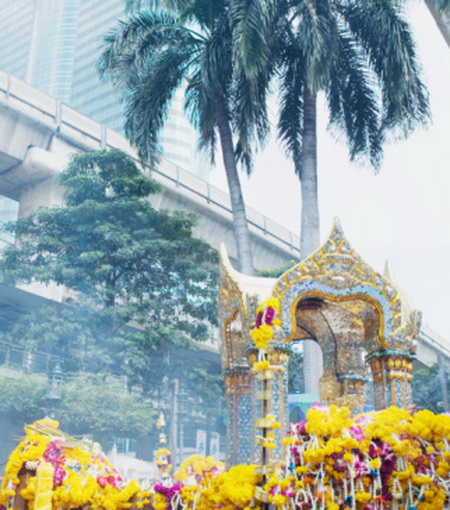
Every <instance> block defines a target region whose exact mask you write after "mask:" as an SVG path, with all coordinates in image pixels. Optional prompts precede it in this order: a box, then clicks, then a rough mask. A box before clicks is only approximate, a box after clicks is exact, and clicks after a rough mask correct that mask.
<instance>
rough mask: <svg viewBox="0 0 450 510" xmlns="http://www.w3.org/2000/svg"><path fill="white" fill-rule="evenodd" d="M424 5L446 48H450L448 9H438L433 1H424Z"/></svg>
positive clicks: (449, 12)
mask: <svg viewBox="0 0 450 510" xmlns="http://www.w3.org/2000/svg"><path fill="white" fill-rule="evenodd" d="M425 3H426V5H427V7H428V10H429V11H430V12H431V15H432V16H433V18H434V21H435V22H436V25H437V26H438V28H439V30H440V31H441V34H442V36H443V37H444V39H445V42H446V43H447V46H449V47H450V9H449V8H447V9H443V10H440V9H438V7H437V6H436V4H435V2H434V1H433V0H425Z"/></svg>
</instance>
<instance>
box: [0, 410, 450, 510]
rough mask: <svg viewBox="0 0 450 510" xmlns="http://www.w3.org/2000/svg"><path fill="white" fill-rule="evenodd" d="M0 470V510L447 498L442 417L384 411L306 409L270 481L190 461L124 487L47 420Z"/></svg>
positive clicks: (302, 505) (411, 502)
mask: <svg viewBox="0 0 450 510" xmlns="http://www.w3.org/2000/svg"><path fill="white" fill-rule="evenodd" d="M25 431H26V436H25V437H24V439H23V440H22V441H21V442H20V444H19V445H18V447H17V448H16V449H15V450H14V451H13V452H12V453H11V456H10V458H9V460H8V463H7V465H6V468H5V477H4V480H3V484H2V490H1V493H0V505H2V506H3V507H6V508H7V507H13V506H15V499H16V498H17V497H19V496H20V497H21V498H23V499H24V500H26V502H27V503H28V507H29V508H33V509H34V510H57V509H71V508H81V507H90V508H92V509H94V510H102V509H105V510H120V509H125V508H148V509H155V510H178V509H180V510H181V509H197V510H206V509H214V508H218V509H225V510H231V509H245V510H248V509H250V508H253V509H258V508H263V507H267V505H268V504H272V505H273V506H274V507H275V508H277V509H278V508H279V509H329V510H338V509H351V510H353V509H355V510H356V509H357V510H362V509H365V510H372V509H373V510H375V509H385V508H386V509H390V508H393V509H405V510H414V509H417V510H432V509H440V508H445V507H446V505H448V504H449V501H450V498H449V495H450V478H449V471H450V444H449V440H450V416H444V415H439V416H438V415H434V414H433V413H431V412H429V411H419V412H418V413H416V414H414V415H411V414H409V413H408V412H407V411H405V410H401V409H398V408H394V407H391V408H389V409H386V410H383V411H379V412H372V413H366V414H361V415H357V416H355V417H351V416H350V412H349V411H348V409H346V408H337V407H330V408H328V407H324V406H316V407H315V408H313V409H311V410H310V411H309V412H308V415H307V420H306V421H305V422H301V423H297V424H295V425H292V426H291V430H290V433H289V436H288V438H287V439H286V440H285V448H286V455H285V460H284V462H283V463H281V464H279V465H277V466H274V471H273V473H272V474H271V475H264V476H263V475H262V474H261V472H262V469H261V467H259V466H256V465H242V466H234V467H231V468H230V469H228V470H225V469H224V466H223V464H221V463H220V462H215V461H214V459H212V458H211V457H208V458H204V457H201V456H193V457H191V458H190V459H188V460H187V461H185V462H184V463H183V464H182V465H181V466H180V469H179V470H178V472H176V473H175V474H174V476H173V477H172V478H170V477H169V478H165V479H164V480H162V481H159V482H156V483H152V484H140V483H138V481H136V480H131V481H130V480H124V479H123V478H122V477H121V476H120V475H119V473H118V471H117V470H116V469H115V468H114V466H112V465H111V464H110V462H109V461H108V459H107V458H106V457H105V455H104V454H103V453H102V451H101V449H99V447H98V446H97V445H95V444H94V443H90V442H89V441H75V440H73V439H71V438H70V437H68V436H66V435H65V434H63V433H62V432H61V431H60V430H59V429H58V428H57V423H56V422H52V421H49V420H42V421H39V422H36V423H35V424H33V425H31V426H27V427H25Z"/></svg>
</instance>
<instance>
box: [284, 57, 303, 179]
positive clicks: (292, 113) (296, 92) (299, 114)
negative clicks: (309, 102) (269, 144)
mask: <svg viewBox="0 0 450 510" xmlns="http://www.w3.org/2000/svg"><path fill="white" fill-rule="evenodd" d="M292 51H294V50H292ZM302 64H303V63H302V60H301V58H295V59H292V60H289V61H287V64H286V66H285V68H284V69H283V71H282V73H281V76H280V85H279V90H280V92H279V93H280V106H279V109H280V114H279V120H278V137H279V138H280V140H281V142H282V144H283V145H284V147H285V150H286V153H287V154H288V155H289V156H290V157H291V158H292V159H293V161H294V162H295V163H296V171H297V172H298V173H300V172H301V168H300V167H299V164H300V159H301V157H300V156H301V153H302V132H303V92H304V88H305V86H306V83H305V80H304V74H305V73H304V68H303V65H302Z"/></svg>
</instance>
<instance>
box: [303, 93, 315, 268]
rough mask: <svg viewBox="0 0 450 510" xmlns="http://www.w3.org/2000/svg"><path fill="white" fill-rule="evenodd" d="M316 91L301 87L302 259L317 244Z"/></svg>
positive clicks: (313, 249) (309, 253)
mask: <svg viewBox="0 0 450 510" xmlns="http://www.w3.org/2000/svg"><path fill="white" fill-rule="evenodd" d="M316 102H317V98H316V94H315V93H313V92H311V91H310V90H309V89H308V87H305V91H304V93H303V150H302V156H301V161H300V172H299V175H300V185H301V193H302V212H301V215H302V216H301V231H300V252H301V256H302V259H305V258H306V257H308V256H309V255H311V253H312V252H313V251H315V250H317V248H318V247H319V243H320V232H319V198H318V190H317V128H316V117H317V114H316V109H317V106H316Z"/></svg>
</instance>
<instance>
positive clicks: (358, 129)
mask: <svg viewBox="0 0 450 510" xmlns="http://www.w3.org/2000/svg"><path fill="white" fill-rule="evenodd" d="M232 3H233V9H232V11H231V16H232V24H233V31H234V37H233V41H234V44H235V46H234V55H235V59H236V61H237V66H238V67H239V68H240V69H243V70H244V72H245V73H246V74H247V76H249V77H251V76H254V75H255V74H258V73H264V72H266V73H268V74H270V75H271V76H272V75H273V70H274V69H275V70H276V77H275V79H276V81H277V84H278V87H277V88H278V92H279V97H280V108H279V121H278V134H279V138H280V139H281V140H282V142H283V143H284V146H285V148H286V151H287V153H288V154H289V156H290V157H292V159H293V161H294V165H295V171H296V173H297V174H298V176H299V178H300V183H301V202H302V210H301V232H300V242H301V246H300V248H301V253H302V257H303V258H305V257H307V256H308V255H309V254H311V253H312V252H313V251H314V250H316V249H317V248H318V247H319V207H318V185H317V184H318V181H317V126H316V124H317V120H316V119H317V114H316V111H317V96H318V93H320V92H323V93H324V94H325V98H326V101H327V104H328V109H329V118H330V121H329V124H330V127H331V128H332V129H333V130H336V131H340V132H343V133H344V135H345V138H346V140H347V145H348V148H349V153H350V159H351V160H358V159H361V158H362V159H364V158H365V159H368V160H369V161H370V163H371V164H372V165H373V167H374V168H375V169H379V167H380V164H381V159H382V153H383V143H384V141H385V140H386V137H387V135H388V134H391V135H394V136H398V135H403V136H406V135H407V134H408V133H409V132H410V131H411V130H412V129H413V128H414V127H415V126H416V125H417V124H422V123H425V122H426V121H427V119H428V118H429V106H428V98H427V92H426V89H425V87H424V85H423V83H422V81H421V79H420V75H419V70H418V64H417V61H416V55H415V48H414V43H413V40H412V36H411V31H410V28H409V26H408V24H407V23H406V21H405V20H404V19H403V17H402V14H401V11H400V7H399V4H398V2H397V1H396V0H392V1H389V0H385V1H379V0H233V2H232ZM304 355H305V364H304V366H305V388H306V391H308V392H314V393H316V392H317V391H318V379H319V376H320V373H321V367H320V361H319V360H320V354H319V348H318V347H317V346H315V345H313V344H311V343H308V344H307V345H305V350H304Z"/></svg>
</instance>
